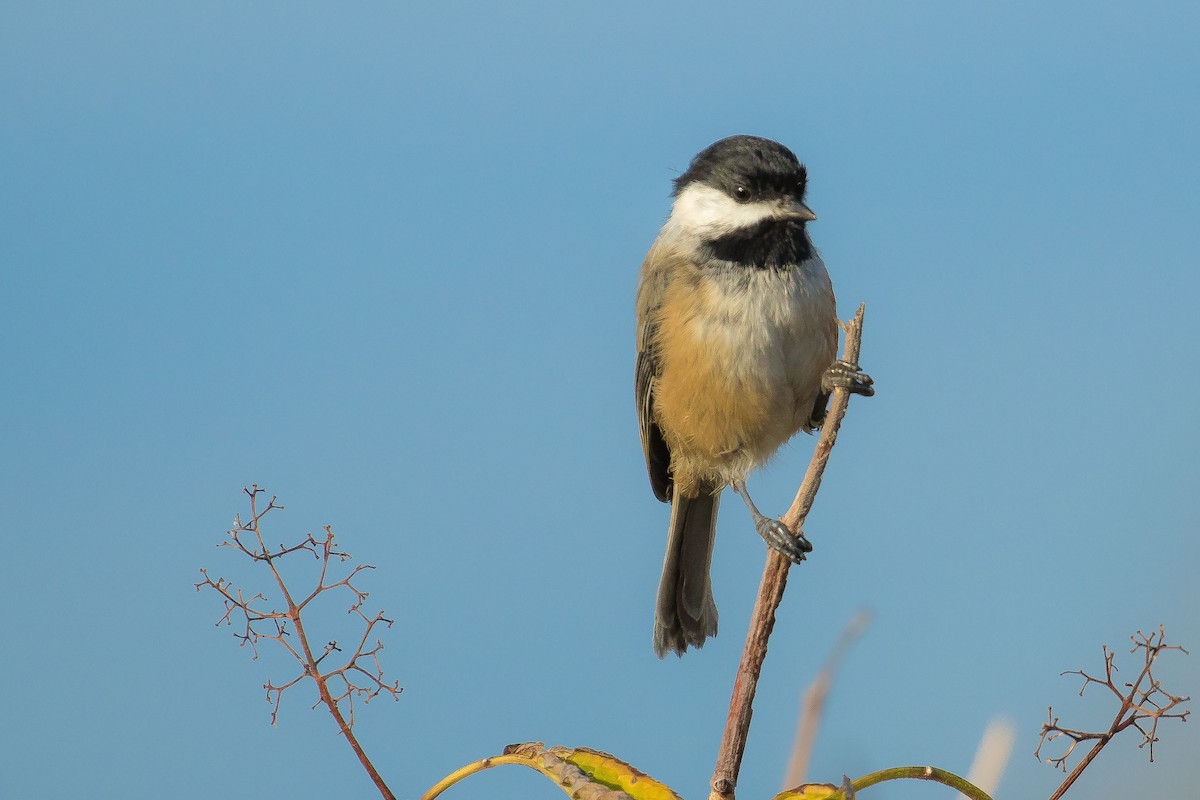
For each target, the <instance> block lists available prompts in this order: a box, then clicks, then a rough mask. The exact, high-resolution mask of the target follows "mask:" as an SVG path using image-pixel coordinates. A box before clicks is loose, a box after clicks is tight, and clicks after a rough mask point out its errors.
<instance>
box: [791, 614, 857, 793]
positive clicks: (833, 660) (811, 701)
mask: <svg viewBox="0 0 1200 800" xmlns="http://www.w3.org/2000/svg"><path fill="white" fill-rule="evenodd" d="M870 624H871V612H870V611H868V610H867V609H863V610H862V611H859V612H858V613H857V614H855V615H854V618H853V619H851V620H850V621H849V622H848V623H846V627H845V628H844V629H843V630H842V635H841V636H839V637H838V640H837V643H836V644H835V645H834V646H833V649H832V650H831V651H830V652H829V656H828V657H827V658H826V659H825V665H824V666H823V667H821V671H820V672H819V673H817V677H816V678H815V679H814V680H813V682H812V684H811V685H809V687H808V690H807V691H805V692H804V700H803V703H802V705H801V708H800V723H799V724H798V725H797V726H796V741H795V743H794V744H793V745H792V756H791V758H790V759H789V760H788V766H787V772H786V774H785V775H784V778H783V788H784V789H790V788H792V787H793V786H799V785H800V784H802V783H804V778H805V776H806V775H807V773H808V761H809V758H810V757H811V756H812V748H813V743H814V742H816V740H817V727H818V726H819V725H820V722H821V715H822V713H823V712H824V710H825V700H826V699H827V698H828V697H829V690H830V689H831V688H832V687H833V679H834V676H835V675H837V670H838V667H839V666H840V665H841V663H842V657H843V656H845V655H846V651H847V650H849V649H850V646H851V645H853V644H854V643H855V642H856V641H858V637H860V636H862V633H863V631H865V630H866V629H867V626H868V625H870Z"/></svg>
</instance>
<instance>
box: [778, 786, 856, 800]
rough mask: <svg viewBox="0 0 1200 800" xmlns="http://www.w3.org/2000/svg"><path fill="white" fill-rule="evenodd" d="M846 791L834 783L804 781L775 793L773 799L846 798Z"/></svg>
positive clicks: (815, 799) (813, 799) (811, 799)
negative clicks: (794, 786)
mask: <svg viewBox="0 0 1200 800" xmlns="http://www.w3.org/2000/svg"><path fill="white" fill-rule="evenodd" d="M845 797H846V791H845V789H843V788H842V787H840V786H834V785H833V784H832V783H802V784H800V785H799V786H797V787H796V788H795V789H788V790H787V791H786V792H780V793H779V794H777V795H775V797H774V798H773V800H845Z"/></svg>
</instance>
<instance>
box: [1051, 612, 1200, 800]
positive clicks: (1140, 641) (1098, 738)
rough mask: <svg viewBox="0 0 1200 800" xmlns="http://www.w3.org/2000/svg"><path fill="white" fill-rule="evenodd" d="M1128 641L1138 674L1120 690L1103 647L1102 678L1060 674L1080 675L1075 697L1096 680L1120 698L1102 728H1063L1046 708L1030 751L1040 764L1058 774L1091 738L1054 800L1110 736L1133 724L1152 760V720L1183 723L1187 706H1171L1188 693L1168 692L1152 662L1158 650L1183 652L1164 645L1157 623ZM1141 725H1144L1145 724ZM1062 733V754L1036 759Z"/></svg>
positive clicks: (1074, 672)
mask: <svg viewBox="0 0 1200 800" xmlns="http://www.w3.org/2000/svg"><path fill="white" fill-rule="evenodd" d="M1129 638H1130V639H1131V640H1132V641H1133V649H1132V650H1130V651H1129V652H1131V653H1136V652H1137V651H1138V650H1141V651H1143V656H1144V661H1143V664H1142V668H1141V670H1140V671H1139V672H1138V676H1137V678H1136V679H1135V680H1134V681H1133V682H1132V683H1126V684H1123V687H1124V688H1118V686H1117V683H1116V679H1115V678H1114V676H1113V673H1115V672H1117V667H1116V665H1115V664H1113V655H1114V654H1113V652H1112V651H1111V650H1109V649H1108V646H1107V645H1105V646H1104V647H1103V648H1102V651H1101V652H1103V654H1104V677H1103V678H1095V677H1092V676H1091V675H1088V674H1087V673H1086V672H1084V671H1083V670H1080V669H1073V670H1069V671H1067V672H1064V673H1062V674H1063V675H1079V676H1080V677H1082V678H1083V685H1082V686H1081V687H1080V688H1079V695H1080V697H1082V696H1083V693H1084V692H1085V691H1086V690H1087V687H1088V686H1090V685H1091V684H1093V683H1095V684H1099V685H1100V686H1103V687H1104V688H1106V689H1108V690H1109V691H1110V692H1111V693H1112V694H1113V695H1115V696H1116V698H1117V699H1118V701H1120V706H1119V707H1118V709H1117V714H1116V716H1115V717H1113V721H1112V724H1111V725H1109V727H1108V730H1106V731H1081V730H1075V729H1073V728H1064V727H1062V726H1061V725H1059V724H1058V717H1056V716H1054V708H1053V707H1051V708H1049V709H1047V722H1046V723H1045V724H1044V725H1042V735H1041V738H1040V739H1039V740H1038V746H1037V749H1036V750H1034V751H1033V755H1034V757H1035V758H1038V759H1041V760H1043V761H1045V763H1047V764H1050V765H1052V766H1055V767H1058V768H1059V769H1061V770H1062V771H1063V772H1066V771H1067V759H1069V758H1070V757H1071V754H1072V753H1074V752H1075V748H1076V747H1077V746H1078V745H1079V744H1080V743H1081V742H1095V744H1094V745H1092V748H1091V749H1090V750H1088V752H1087V754H1086V755H1084V757H1083V760H1081V761H1080V762H1079V763H1078V764H1077V765H1076V766H1075V769H1073V770H1071V774H1070V775H1068V776H1067V777H1066V779H1065V780H1064V781H1063V782H1062V785H1061V786H1059V787H1058V789H1056V790H1055V792H1054V794H1053V795H1051V796H1050V800H1058V798H1060V797H1062V796H1063V795H1064V794H1065V793H1066V791H1067V789H1069V788H1071V785H1072V784H1073V783H1075V781H1076V780H1077V779H1078V778H1079V776H1080V775H1082V774H1083V771H1084V770H1085V769H1087V768H1088V765H1089V764H1091V763H1092V760H1093V759H1095V758H1096V756H1098V755H1099V754H1100V751H1101V750H1103V749H1104V746H1105V745H1107V744H1108V743H1109V742H1110V741H1112V739H1113V737H1114V736H1116V735H1117V734H1118V733H1120V732H1121V731H1123V730H1126V729H1127V728H1137V730H1138V731H1139V732H1141V734H1142V741H1141V743H1140V744H1139V745H1138V747H1146V748H1148V750H1149V752H1150V760H1151V761H1154V743H1155V742H1157V741H1158V723H1159V720H1163V719H1178V720H1180V721H1186V720H1187V718H1188V715H1189V714H1191V713H1192V712H1191V710H1190V709H1183V710H1180V711H1176V710H1175V709H1176V708H1177V707H1178V706H1180V705H1182V704H1183V703H1186V702H1188V701H1189V700H1190V699H1191V698H1190V697H1183V696H1180V695H1173V694H1171V693H1170V692H1168V691H1167V690H1166V689H1164V688H1162V685H1161V684H1160V683H1159V682H1158V681H1157V680H1155V678H1154V672H1153V669H1154V662H1155V661H1156V660H1157V659H1158V656H1159V655H1160V654H1161V653H1162V652H1163V651H1164V650H1178V651H1180V652H1182V653H1184V654H1186V653H1187V650H1184V649H1183V648H1182V647H1180V646H1179V645H1170V644H1167V643H1166V631H1165V630H1164V629H1163V626H1161V625H1159V626H1158V632H1157V633H1154V632H1152V633H1150V634H1149V635H1147V634H1144V633H1142V632H1141V631H1138V632H1137V634H1136V635H1134V636H1131V637H1129ZM1147 723H1149V725H1148V726H1147ZM1064 736H1065V737H1066V738H1067V739H1070V740H1071V744H1070V745H1069V746H1068V747H1067V749H1066V752H1064V753H1063V754H1062V755H1059V756H1055V757H1046V758H1044V759H1042V747H1043V746H1045V745H1046V744H1047V743H1048V742H1052V741H1054V740H1055V739H1058V738H1060V737H1064Z"/></svg>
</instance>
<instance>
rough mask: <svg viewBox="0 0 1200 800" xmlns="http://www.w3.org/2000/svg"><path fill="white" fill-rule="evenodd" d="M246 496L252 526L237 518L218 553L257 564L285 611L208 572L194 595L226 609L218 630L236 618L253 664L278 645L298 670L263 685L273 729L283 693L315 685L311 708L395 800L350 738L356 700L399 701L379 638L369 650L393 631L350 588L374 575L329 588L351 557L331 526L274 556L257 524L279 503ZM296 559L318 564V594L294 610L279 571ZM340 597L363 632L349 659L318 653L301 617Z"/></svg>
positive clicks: (253, 490)
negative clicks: (333, 573) (339, 593)
mask: <svg viewBox="0 0 1200 800" xmlns="http://www.w3.org/2000/svg"><path fill="white" fill-rule="evenodd" d="M243 491H244V492H245V494H246V495H248V496H249V498H250V518H249V519H248V520H243V519H242V518H241V515H238V516H237V517H235V518H234V524H233V528H232V529H230V530H229V532H228V538H227V539H226V541H224V542H222V544H221V545H220V546H222V547H231V548H233V549H235V550H237V551H239V552H241V553H242V554H243V555H245V556H247V557H249V558H250V559H252V560H253V561H255V562H259V563H265V564H266V565H267V567H268V569H269V570H270V572H271V576H272V577H273V578H274V580H275V585H276V586H277V587H278V589H279V591H280V594H281V595H282V596H283V599H284V607H283V609H282V610H280V609H277V608H273V607H268V606H269V603H268V601H267V598H266V596H265V595H263V594H261V593H256V594H254V595H253V596H252V597H246V595H245V593H244V592H243V591H242V589H240V588H237V587H234V586H233V585H232V584H231V583H230V582H229V581H228V580H226V579H224V578H217V579H216V580H213V579H212V578H211V577H210V576H209V574H208V571H207V570H204V569H201V570H200V574H201V575H203V576H204V580H202V581H200V582H199V583H197V584H196V590H197V591H200V590H201V589H205V588H208V589H212V590H214V591H216V592H217V594H219V595H221V597H222V599H223V601H224V603H225V613H224V614H223V615H222V616H221V618H220V619H219V620H217V625H222V624H225V625H233V621H234V618H235V617H238V626H239V628H240V631H238V632H235V633H234V637H235V638H236V639H238V641H239V643H240V645H241V646H242V647H245V646H247V645H249V647H250V649H251V652H252V653H253V657H254V659H256V660H257V658H258V645H259V642H261V641H263V640H267V641H274V642H278V643H279V645H280V646H281V647H282V648H283V649H284V650H286V651H287V653H288V654H289V655H291V657H292V658H294V659H295V660H296V662H297V663H298V664H299V665H300V670H301V671H300V674H299V675H297V676H295V677H294V678H292V679H290V680H288V681H285V682H283V683H278V684H277V683H275V682H274V681H271V680H268V681H267V683H265V684H264V685H263V688H264V689H265V690H266V698H267V702H268V703H270V704H271V724H272V725H275V724H277V723H278V721H279V706H280V703H281V701H282V699H283V694H284V692H286V691H287V690H288V689H290V688H292V687H293V686H295V685H296V684H298V683H300V682H302V681H303V680H304V679H305V678H312V680H313V682H314V683H315V684H316V687H317V695H318V700H317V702H316V703H314V704H313V708H316V707H317V706H318V705H321V704H324V705H325V707H326V708H327V709H329V713H330V714H331V715H332V716H333V718H334V721H335V722H336V723H337V725H338V730H339V732H340V733H341V734H342V735H343V736H345V737H346V741H347V742H348V743H349V744H350V747H351V748H352V749H353V750H354V753H355V755H357V756H358V760H359V762H360V763H362V765H363V768H364V769H365V770H366V771H367V774H368V775H370V776H371V780H372V781H373V782H374V783H375V786H376V788H378V789H379V792H380V794H382V795H383V797H384V798H387V800H394V797H395V796H394V795H393V794H392V792H391V790H390V789H388V787H387V784H385V783H384V781H383V778H382V777H381V776H380V775H379V772H378V771H377V770H376V769H375V767H374V765H373V764H372V763H371V761H370V759H369V758H367V754H366V752H365V751H364V750H363V749H362V746H361V745H360V744H359V742H358V739H357V737H356V736H355V735H354V731H353V728H354V702H355V700H361V701H362V702H364V703H368V702H370V701H371V700H373V699H374V698H376V697H378V696H379V695H380V694H384V693H386V694H388V695H390V696H391V697H392V698H393V699H395V700H398V699H399V695H400V692H401V691H402V689H401V688H400V683H399V681H396V682H394V683H388V682H387V681H385V680H384V675H383V667H382V666H381V664H380V662H379V653H380V651H381V650H383V643H382V642H381V641H380V640H379V639H377V638H376V639H374V642H373V644H372V643H371V639H372V634H373V633H374V632H375V631H376V630H377V628H378V626H380V625H383V626H386V627H391V625H392V620H390V619H388V618H387V617H385V616H384V615H383V611H382V610H380V611H379V612H377V613H376V614H375V615H373V616H368V615H367V614H366V612H364V611H363V605H364V603H365V602H366V600H367V597H368V596H369V592H365V591H363V590H362V589H360V588H358V587H357V586H356V585H355V584H354V580H355V579H356V578H357V577H358V575H359V573H361V572H363V571H364V570H370V569H374V567H372V566H370V565H368V564H360V565H358V566H356V567H354V568H353V569H352V570H351V571H350V572H349V574H347V575H346V576H345V577H343V578H341V579H340V580H335V581H332V582H330V580H329V567H330V564H333V563H338V564H341V563H344V562H346V561H348V560H349V559H350V558H351V556H350V554H349V553H346V552H344V551H342V550H339V549H338V546H337V543H336V540H335V536H334V533H333V530H332V529H331V528H330V526H328V525H326V526H325V536H324V537H323V538H321V539H317V538H315V537H314V536H313V535H312V534H311V533H310V534H307V535H306V537H305V539H304V540H302V541H301V542H299V543H298V544H295V545H292V546H290V547H288V546H284V545H282V544H281V545H279V546H278V547H277V548H276V549H274V550H272V549H271V548H270V547H269V546H268V545H267V544H266V541H265V539H264V538H263V533H262V526H261V523H262V520H263V518H264V517H266V516H267V515H268V514H269V513H271V512H272V511H275V510H280V509H282V508H283V506H281V505H279V504H278V503H276V499H277V498H275V497H272V498H271V499H270V500H269V501H268V502H267V504H266V506H265V507H260V506H261V503H260V502H259V496H260V495H262V494H264V491H263V490H262V489H260V488H259V487H258V484H253V485H251V486H250V487H248V488H246V489H244V490H243ZM293 553H309V554H311V555H312V556H313V557H314V558H317V559H319V560H320V562H321V564H320V574H319V576H318V578H317V582H316V586H315V587H314V588H313V589H312V591H311V592H309V593H308V595H307V596H305V597H304V598H303V599H302V600H300V601H299V602H297V601H296V600H295V599H294V598H293V596H292V593H291V591H290V590H289V589H288V587H287V585H286V583H285V582H284V579H283V576H282V574H281V573H280V571H279V568H278V565H277V562H278V561H279V559H281V558H283V557H284V556H288V555H291V554H293ZM338 589H342V590H345V591H348V592H350V593H351V595H353V598H354V599H353V602H352V603H351V605H350V607H349V609H347V612H348V613H351V614H355V615H357V616H358V617H359V618H360V619H361V620H362V621H363V623H364V624H365V629H364V630H363V633H362V636H361V637H360V638H359V640H358V644H357V646H356V647H355V648H354V650H353V652H351V653H349V654H347V653H346V652H345V651H343V649H342V648H341V647H339V646H338V643H337V642H336V641H330V642H327V643H326V644H325V645H324V646H323V647H322V648H320V652H319V653H318V652H317V651H316V650H315V649H314V648H313V646H312V644H311V643H310V640H309V636H308V633H307V631H306V630H305V627H304V619H303V617H302V616H301V614H302V612H303V611H304V609H305V608H306V607H307V606H308V605H309V604H310V603H312V602H313V601H314V600H316V599H317V598H318V597H320V596H322V595H324V594H325V593H326V592H331V591H334V590H338ZM339 656H341V657H344V660H341V661H340V662H339V664H338V665H337V666H335V667H333V668H331V669H326V670H325V671H322V669H323V664H324V662H325V661H326V660H327V659H329V660H335V661H337V660H338V659H339Z"/></svg>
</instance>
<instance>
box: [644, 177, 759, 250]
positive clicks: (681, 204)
mask: <svg viewBox="0 0 1200 800" xmlns="http://www.w3.org/2000/svg"><path fill="white" fill-rule="evenodd" d="M778 213H779V207H778V205H776V204H775V203H771V202H764V201H756V202H753V203H739V202H738V201H736V200H734V199H733V198H732V197H730V196H729V195H727V194H725V192H722V191H721V190H720V189H714V188H713V187H711V186H704V185H703V184H699V183H693V184H691V185H690V186H688V187H687V188H686V189H684V190H683V191H682V192H680V193H679V196H678V197H676V198H675V205H674V206H673V207H672V208H671V218H670V220H669V221H668V222H669V223H674V224H675V225H677V226H679V227H680V228H682V229H683V230H685V231H687V232H689V233H695V234H699V235H700V236H701V237H702V238H715V237H717V236H721V235H723V234H726V233H732V232H733V231H736V230H738V229H740V228H749V227H751V226H754V225H757V224H758V223H760V222H762V221H763V220H766V219H771V218H772V217H775V216H777V215H778Z"/></svg>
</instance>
